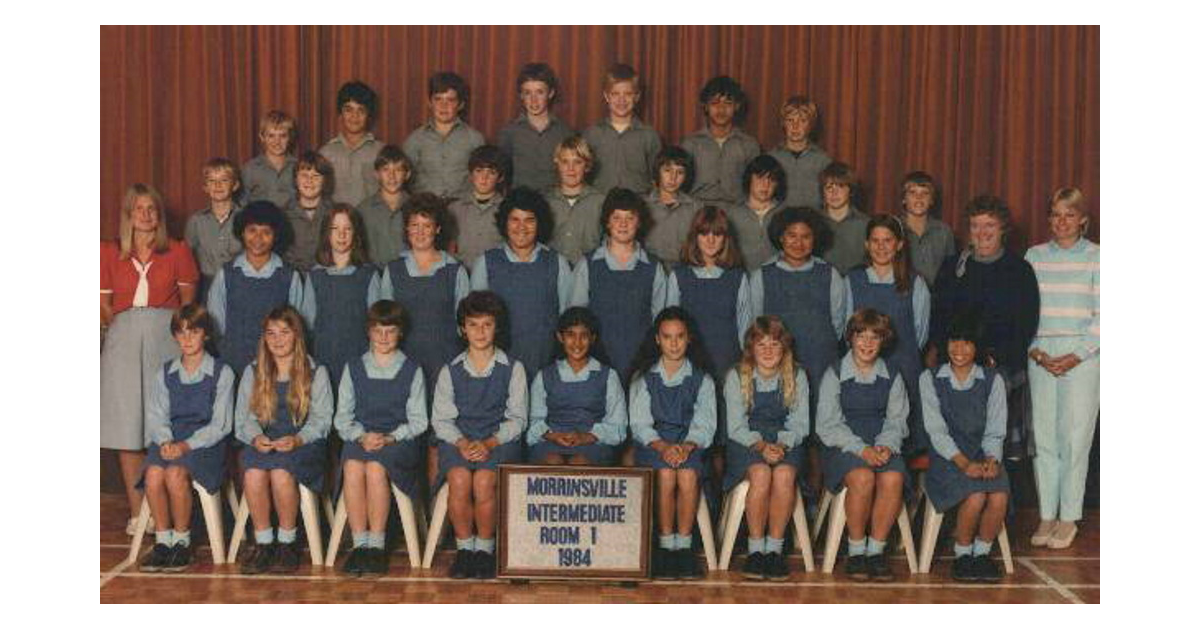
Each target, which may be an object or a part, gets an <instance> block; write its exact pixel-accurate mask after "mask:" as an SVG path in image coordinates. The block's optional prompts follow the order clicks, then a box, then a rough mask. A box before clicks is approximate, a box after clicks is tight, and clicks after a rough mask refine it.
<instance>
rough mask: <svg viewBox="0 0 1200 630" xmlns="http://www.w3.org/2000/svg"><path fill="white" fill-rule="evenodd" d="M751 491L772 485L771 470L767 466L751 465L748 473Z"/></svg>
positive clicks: (747, 477)
mask: <svg viewBox="0 0 1200 630" xmlns="http://www.w3.org/2000/svg"><path fill="white" fill-rule="evenodd" d="M746 479H747V480H748V481H749V482H750V488H751V489H759V488H763V489H765V488H768V487H770V485H771V468H770V467H769V466H767V465H766V464H751V465H750V468H749V469H748V470H747V471H746Z"/></svg>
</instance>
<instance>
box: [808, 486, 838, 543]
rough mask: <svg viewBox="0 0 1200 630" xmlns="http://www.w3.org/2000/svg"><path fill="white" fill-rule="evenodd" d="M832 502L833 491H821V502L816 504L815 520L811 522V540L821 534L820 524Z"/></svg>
mask: <svg viewBox="0 0 1200 630" xmlns="http://www.w3.org/2000/svg"><path fill="white" fill-rule="evenodd" d="M831 503H833V493H831V492H829V491H828V490H822V491H821V502H820V503H819V504H818V505H817V520H816V521H815V522H813V526H812V536H813V540H816V539H817V536H820V535H821V526H822V525H824V524H825V517H826V516H828V515H829V506H830V504H831Z"/></svg>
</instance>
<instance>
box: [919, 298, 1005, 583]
mask: <svg viewBox="0 0 1200 630" xmlns="http://www.w3.org/2000/svg"><path fill="white" fill-rule="evenodd" d="M982 341H983V323H982V322H981V321H980V320H979V318H978V317H976V316H975V315H974V314H972V313H967V314H962V315H959V316H956V317H955V319H954V320H953V321H951V323H950V329H949V334H948V340H947V343H946V346H947V347H946V349H945V352H944V353H943V354H944V356H947V357H949V359H950V360H949V362H948V363H943V364H942V365H941V366H940V367H938V368H936V369H933V370H926V371H925V372H923V373H922V374H921V385H920V387H921V404H922V405H924V407H925V413H924V420H925V428H926V429H927V430H928V432H929V440H930V443H931V446H932V447H933V448H932V451H933V452H932V453H931V454H930V458H929V472H928V473H927V474H926V477H925V491H926V492H927V493H928V494H929V500H930V501H933V506H934V507H935V508H937V511H938V512H942V513H945V512H947V511H949V510H950V509H951V508H953V507H954V506H956V505H957V506H959V507H958V516H957V518H956V519H955V527H954V567H953V568H952V569H951V575H952V576H953V577H954V579H956V580H959V581H968V582H970V581H976V580H980V581H985V582H996V581H999V580H1000V570H999V568H997V567H996V563H995V562H994V561H993V560H992V559H991V558H990V557H988V554H989V553H991V551H992V542H993V541H994V540H996V535H997V534H999V532H1000V528H1001V527H1002V526H1003V525H1004V516H1005V513H1006V511H1007V510H1008V493H1009V487H1008V474H1007V473H1006V472H1005V470H1004V466H1003V464H1002V457H1003V454H1004V434H1005V430H1006V429H1007V427H1008V396H1007V393H1006V390H1005V388H1004V379H1003V378H1002V377H1001V376H1000V375H999V374H998V373H997V372H996V370H995V369H994V368H989V367H983V366H982V365H980V364H979V362H978V361H981V360H982V359H983V353H981V352H978V351H977V350H978V348H979V346H980V345H981V344H982Z"/></svg>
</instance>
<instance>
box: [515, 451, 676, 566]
mask: <svg viewBox="0 0 1200 630" xmlns="http://www.w3.org/2000/svg"><path fill="white" fill-rule="evenodd" d="M651 480H652V471H651V470H650V469H649V468H599V467H568V466H517V465H502V466H500V484H499V490H500V513H499V516H498V519H497V520H498V522H499V536H500V540H499V543H500V544H499V561H500V567H499V571H498V573H497V575H498V576H499V577H501V578H538V577H550V578H589V579H617V580H644V579H648V577H649V569H650V516H651V511H650V510H651V504H650V500H651V488H652V485H651Z"/></svg>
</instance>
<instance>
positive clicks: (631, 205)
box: [571, 188, 667, 383]
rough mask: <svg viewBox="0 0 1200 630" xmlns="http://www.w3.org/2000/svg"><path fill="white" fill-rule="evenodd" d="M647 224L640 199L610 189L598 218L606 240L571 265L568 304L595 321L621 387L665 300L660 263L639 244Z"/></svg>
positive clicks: (664, 280)
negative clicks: (586, 310) (591, 315)
mask: <svg viewBox="0 0 1200 630" xmlns="http://www.w3.org/2000/svg"><path fill="white" fill-rule="evenodd" d="M649 221H650V211H649V210H648V209H647V208H646V200H645V199H643V198H642V197H641V196H640V195H638V194H637V193H635V192H633V191H631V190H627V189H624V188H613V189H612V190H610V191H609V192H608V196H606V197H605V198H604V205H603V206H602V211H601V215H600V225H601V227H602V228H604V230H605V233H606V234H607V236H606V237H605V238H604V240H603V241H602V242H601V243H600V247H597V248H596V249H595V250H593V251H592V252H590V253H588V254H587V255H586V256H584V257H583V258H582V259H580V260H579V262H578V263H577V264H576V265H575V286H574V288H573V289H572V297H571V306H587V307H589V308H591V309H592V312H593V313H595V314H596V316H597V317H599V318H600V343H601V345H603V347H604V353H605V355H607V357H608V359H609V361H610V362H611V363H612V367H613V369H615V370H616V371H617V375H618V376H620V377H621V382H622V383H627V382H628V381H629V378H630V375H631V374H632V371H633V359H634V355H635V354H637V350H638V344H639V343H640V342H641V340H642V337H643V336H644V335H645V334H646V331H647V330H650V324H651V320H653V319H654V317H655V316H656V315H658V312H659V311H660V310H662V308H663V306H664V305H665V304H666V299H667V277H666V274H665V273H664V272H663V268H662V265H661V264H659V261H658V258H656V257H655V256H654V255H653V254H651V253H650V252H648V251H646V248H645V247H643V246H642V240H643V239H644V238H645V236H646V231H647V230H649V228H650V225H649Z"/></svg>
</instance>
